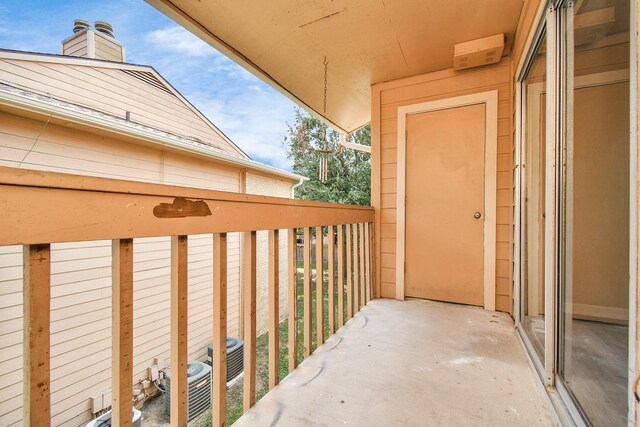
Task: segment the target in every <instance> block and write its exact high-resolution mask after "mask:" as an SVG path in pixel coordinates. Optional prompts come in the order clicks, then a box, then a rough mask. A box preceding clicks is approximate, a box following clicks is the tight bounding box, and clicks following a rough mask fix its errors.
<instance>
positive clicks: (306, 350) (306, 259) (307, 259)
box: [302, 227, 312, 359]
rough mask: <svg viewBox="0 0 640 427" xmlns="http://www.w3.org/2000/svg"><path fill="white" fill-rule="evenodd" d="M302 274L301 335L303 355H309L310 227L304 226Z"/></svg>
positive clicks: (310, 327)
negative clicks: (302, 337) (302, 336)
mask: <svg viewBox="0 0 640 427" xmlns="http://www.w3.org/2000/svg"><path fill="white" fill-rule="evenodd" d="M303 256H304V260H303V263H304V276H303V278H302V280H303V282H302V289H303V290H302V292H303V297H304V301H303V314H304V316H303V317H304V319H303V324H302V328H303V335H304V357H305V359H306V358H307V357H309V356H310V355H311V330H312V326H311V302H312V301H311V228H310V227H305V228H304V253H303Z"/></svg>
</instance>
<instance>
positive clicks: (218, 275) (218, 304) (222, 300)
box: [211, 233, 227, 427]
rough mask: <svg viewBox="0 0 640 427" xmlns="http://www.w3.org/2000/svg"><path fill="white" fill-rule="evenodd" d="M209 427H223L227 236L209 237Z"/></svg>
mask: <svg viewBox="0 0 640 427" xmlns="http://www.w3.org/2000/svg"><path fill="white" fill-rule="evenodd" d="M212 359H213V360H212V361H211V362H212V364H213V372H212V376H213V382H212V383H211V387H212V389H211V396H212V401H211V411H212V413H211V425H212V426H213V427H223V426H225V425H226V424H227V233H220V234H214V235H213V357H212Z"/></svg>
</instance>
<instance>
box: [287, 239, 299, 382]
mask: <svg viewBox="0 0 640 427" xmlns="http://www.w3.org/2000/svg"><path fill="white" fill-rule="evenodd" d="M287 237H288V241H289V243H288V245H287V250H288V251H289V289H288V293H287V298H288V303H289V307H288V308H289V310H288V311H289V322H288V323H289V372H293V370H294V369H296V366H298V325H297V323H298V315H297V313H298V311H297V302H298V235H297V230H296V229H295V228H291V229H289V230H288V236H287Z"/></svg>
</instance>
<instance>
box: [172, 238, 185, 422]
mask: <svg viewBox="0 0 640 427" xmlns="http://www.w3.org/2000/svg"><path fill="white" fill-rule="evenodd" d="M171 425H172V426H178V427H186V425H187V236H171Z"/></svg>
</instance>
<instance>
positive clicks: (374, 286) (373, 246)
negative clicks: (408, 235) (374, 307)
mask: <svg viewBox="0 0 640 427" xmlns="http://www.w3.org/2000/svg"><path fill="white" fill-rule="evenodd" d="M369 224H370V225H371V227H370V228H369V234H370V236H371V237H370V239H371V241H370V243H371V249H370V250H369V253H370V256H369V261H370V265H371V266H370V269H369V270H370V271H371V299H376V298H379V297H380V295H379V293H378V290H377V286H378V283H377V280H378V273H377V269H376V259H377V258H376V253H377V250H376V241H377V240H376V236H375V234H376V226H375V224H374V223H369Z"/></svg>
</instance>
